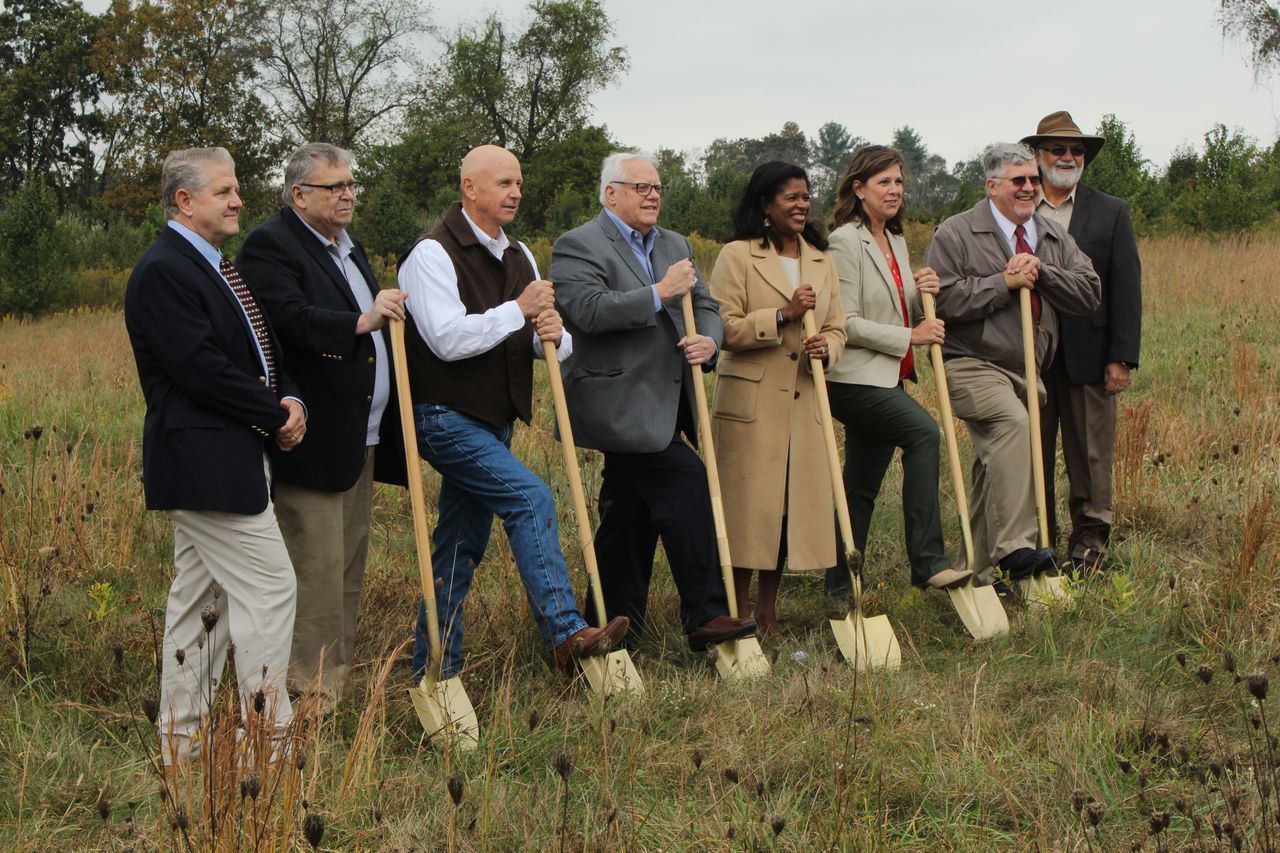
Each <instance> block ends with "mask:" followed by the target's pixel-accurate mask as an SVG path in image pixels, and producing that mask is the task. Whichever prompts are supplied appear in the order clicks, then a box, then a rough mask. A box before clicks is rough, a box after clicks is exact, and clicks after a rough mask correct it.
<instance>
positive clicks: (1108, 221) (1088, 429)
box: [1022, 111, 1142, 572]
mask: <svg viewBox="0 0 1280 853" xmlns="http://www.w3.org/2000/svg"><path fill="white" fill-rule="evenodd" d="M1022 142H1023V143H1024V144H1025V145H1028V146H1030V147H1031V148H1033V149H1035V151H1036V161H1037V163H1038V164H1039V166H1040V174H1041V175H1042V177H1043V181H1042V183H1041V185H1040V189H1041V193H1040V200H1039V202H1038V203H1037V205H1036V212H1037V213H1038V214H1040V215H1041V216H1044V217H1046V218H1048V219H1052V220H1054V221H1056V222H1057V223H1058V224H1060V225H1062V226H1063V227H1065V228H1066V229H1067V230H1068V232H1069V233H1070V234H1071V236H1072V237H1074V238H1075V240H1076V243H1077V244H1078V245H1079V246H1080V248H1081V250H1083V251H1084V253H1085V254H1086V255H1088V256H1089V260H1091V261H1092V262H1093V268H1094V270H1095V271H1096V272H1097V274H1098V277H1099V278H1100V279H1101V280H1102V302H1101V304H1100V305H1099V306H1098V308H1097V309H1096V310H1095V311H1094V312H1093V314H1092V315H1085V316H1060V317H1059V318H1058V325H1059V332H1060V341H1061V343H1060V344H1059V346H1060V350H1059V355H1058V357H1057V358H1055V359H1054V360H1053V363H1052V365H1051V366H1050V367H1049V369H1048V370H1047V371H1045V374H1044V382H1045V387H1046V390H1047V391H1048V395H1049V396H1048V402H1047V403H1046V404H1045V405H1044V408H1043V411H1042V414H1041V418H1040V430H1041V436H1042V438H1043V442H1044V458H1045V459H1046V460H1048V461H1049V463H1050V464H1052V460H1053V458H1054V452H1055V445H1056V443H1057V433H1058V430H1059V425H1061V431H1062V456H1063V460H1064V461H1065V462H1066V467H1067V480H1068V482H1069V483H1070V495H1069V498H1068V501H1067V506H1068V509H1069V510H1070V512H1071V534H1070V536H1069V537H1068V539H1067V556H1068V557H1070V559H1071V563H1072V567H1073V568H1074V569H1075V571H1077V572H1087V571H1093V570H1094V569H1095V568H1097V567H1099V566H1100V565H1101V564H1102V560H1103V558H1104V556H1105V555H1106V549H1107V541H1108V539H1109V537H1110V534H1111V509H1112V472H1111V465H1112V455H1113V449H1114V446H1115V437H1116V410H1117V406H1116V396H1117V395H1118V394H1119V393H1120V392H1121V391H1123V390H1124V389H1125V388H1128V387H1129V375H1130V371H1132V370H1133V369H1134V368H1136V367H1137V366H1138V351H1139V347H1140V343H1141V338H1142V267H1141V264H1140V262H1139V260H1138V244H1137V241H1136V240H1135V239H1134V235H1133V224H1132V223H1131V221H1130V219H1129V206H1128V205H1127V204H1125V202H1124V201H1123V200H1121V199H1118V198H1116V197H1115V196H1111V195H1107V194H1106V193H1104V192H1100V191H1098V190H1096V189H1093V188H1092V187H1090V186H1087V185H1085V184H1083V183H1081V182H1080V177H1081V174H1082V173H1083V172H1084V168H1085V166H1086V165H1087V164H1089V163H1091V162H1093V159H1094V158H1095V157H1096V156H1097V155H1098V151H1099V150H1101V148H1102V145H1103V142H1105V139H1104V138H1103V137H1101V136H1088V135H1086V134H1083V133H1081V132H1080V128H1079V127H1078V126H1077V125H1076V123H1075V122H1074V121H1072V119H1071V114H1070V113H1067V112H1065V111H1059V112H1056V113H1051V114H1050V115H1047V116H1045V117H1044V118H1043V119H1042V120H1041V121H1040V125H1039V126H1038V127H1037V128H1036V132H1035V134H1033V135H1032V136H1028V137H1026V138H1024V139H1023V140H1022ZM1050 473H1051V472H1050ZM1045 491H1046V493H1047V494H1046V498H1047V503H1048V507H1049V535H1050V538H1051V540H1052V541H1055V542H1056V541H1057V538H1058V526H1057V519H1056V517H1055V512H1054V500H1053V477H1052V476H1047V477H1046V478H1045Z"/></svg>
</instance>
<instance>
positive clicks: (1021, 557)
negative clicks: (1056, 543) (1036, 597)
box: [1000, 548, 1054, 581]
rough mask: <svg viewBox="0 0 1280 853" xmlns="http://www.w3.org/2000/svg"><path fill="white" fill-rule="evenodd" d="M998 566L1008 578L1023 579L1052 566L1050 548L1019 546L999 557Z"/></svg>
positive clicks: (1049, 569)
mask: <svg viewBox="0 0 1280 853" xmlns="http://www.w3.org/2000/svg"><path fill="white" fill-rule="evenodd" d="M1000 568H1002V569H1004V573H1005V574H1006V575H1008V576H1009V579H1010V580H1013V581H1020V580H1025V579H1027V578H1029V577H1032V576H1034V575H1038V574H1040V573H1042V572H1047V571H1051V570H1052V569H1053V568H1054V564H1053V550H1052V549H1051V548H1019V549H1018V550H1016V551H1014V552H1013V553H1011V554H1006V555H1005V556H1004V557H1002V558H1001V559H1000Z"/></svg>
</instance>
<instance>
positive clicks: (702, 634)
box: [689, 615, 756, 652]
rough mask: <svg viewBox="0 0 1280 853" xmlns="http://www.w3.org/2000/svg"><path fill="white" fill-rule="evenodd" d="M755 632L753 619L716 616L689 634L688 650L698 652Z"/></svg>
mask: <svg viewBox="0 0 1280 853" xmlns="http://www.w3.org/2000/svg"><path fill="white" fill-rule="evenodd" d="M755 632H756V621H755V620H754V619H734V618H733V617H732V616H727V615H726V616H717V617H716V618H714V619H710V620H708V621H706V622H703V623H702V624H701V625H699V626H698V627H697V628H694V629H693V630H692V631H690V632H689V648H691V649H693V650H694V651H695V652H700V651H703V650H704V649H706V647H707V646H710V645H714V644H715V643H723V642H725V641H726V640H737V639H739V638H741V637H750V636H752V635H753V634H755Z"/></svg>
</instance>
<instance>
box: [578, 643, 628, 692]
mask: <svg viewBox="0 0 1280 853" xmlns="http://www.w3.org/2000/svg"><path fill="white" fill-rule="evenodd" d="M578 664H579V666H581V667H582V672H583V674H585V675H586V676H587V682H588V683H589V684H590V685H591V689H592V690H594V691H596V692H597V693H603V694H605V695H606V696H621V695H622V694H624V693H630V694H632V695H633V696H641V695H643V694H644V684H643V683H642V682H641V681H640V673H639V672H638V671H637V670H636V665H635V664H634V663H632V661H631V655H630V653H628V652H627V650H626V649H619V650H618V651H616V652H609V653H608V654H607V655H593V656H592V657H588V658H578Z"/></svg>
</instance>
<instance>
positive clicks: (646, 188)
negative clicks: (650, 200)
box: [609, 181, 667, 196]
mask: <svg viewBox="0 0 1280 853" xmlns="http://www.w3.org/2000/svg"><path fill="white" fill-rule="evenodd" d="M609 183H611V184H622V185H623V186H624V187H631V189H633V190H635V191H636V195H639V196H646V195H648V194H649V193H650V192H651V191H653V190H657V191H658V195H662V194H663V193H664V192H666V191H667V185H666V184H650V183H646V182H644V181H637V182H635V183H632V182H631V181H610V182H609Z"/></svg>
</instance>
